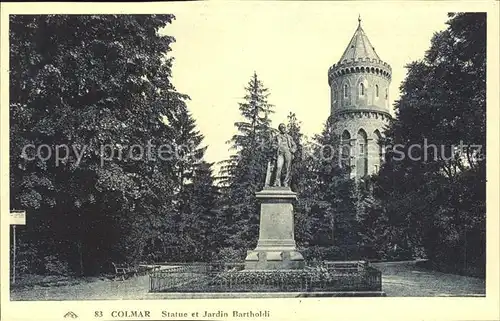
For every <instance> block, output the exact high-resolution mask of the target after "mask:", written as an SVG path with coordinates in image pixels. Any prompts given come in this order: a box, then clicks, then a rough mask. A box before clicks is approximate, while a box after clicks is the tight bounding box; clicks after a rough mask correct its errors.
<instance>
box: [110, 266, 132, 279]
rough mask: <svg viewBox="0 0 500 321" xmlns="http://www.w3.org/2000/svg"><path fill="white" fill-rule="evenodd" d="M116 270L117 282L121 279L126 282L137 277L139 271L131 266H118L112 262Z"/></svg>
mask: <svg viewBox="0 0 500 321" xmlns="http://www.w3.org/2000/svg"><path fill="white" fill-rule="evenodd" d="M111 263H112V264H113V267H114V268H115V280H116V279H121V280H122V281H124V280H125V279H127V278H128V277H129V276H131V275H133V276H137V273H138V270H137V268H136V267H133V266H130V265H129V264H116V263H114V262H111Z"/></svg>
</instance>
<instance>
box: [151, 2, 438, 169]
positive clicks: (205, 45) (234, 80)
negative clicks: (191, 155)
mask: <svg viewBox="0 0 500 321" xmlns="http://www.w3.org/2000/svg"><path fill="white" fill-rule="evenodd" d="M431 4H432V3H430V2H428V4H427V5H426V4H425V3H418V4H416V3H415V4H413V3H411V2H404V3H396V2H387V3H381V2H376V3H374V2H371V3H370V2H361V1H356V2H352V3H346V2H334V1H331V2H327V1H324V2H323V1H322V2H307V3H306V2H295V1H289V2H245V3H231V2H229V3H228V2H225V3H223V4H221V3H218V2H215V3H214V2H211V3H207V2H202V3H200V2H195V3H192V5H189V6H186V5H185V3H184V5H183V6H180V5H179V6H174V7H170V11H169V12H172V13H174V14H175V16H176V19H175V20H174V21H173V23H172V24H171V25H169V26H167V27H166V28H165V29H163V30H162V31H161V32H162V33H166V34H168V35H171V36H173V37H175V38H176V42H175V43H174V44H173V45H172V52H171V53H170V55H172V56H173V57H175V61H174V66H173V71H172V72H173V77H172V82H173V84H174V86H175V87H176V88H177V90H178V91H179V92H181V93H185V94H187V95H189V96H190V97H191V100H190V101H188V102H187V104H188V108H189V110H190V112H191V113H192V115H193V116H194V118H195V119H196V123H197V126H198V129H199V130H200V131H201V133H202V134H203V135H204V136H205V140H204V144H205V145H207V146H208V149H207V152H206V155H205V159H206V160H207V161H209V162H218V161H221V160H223V159H227V158H228V157H229V155H230V154H231V152H230V151H229V145H228V144H227V143H226V142H227V141H228V140H229V139H230V138H231V136H232V135H233V134H234V133H235V132H236V131H235V127H234V122H235V121H238V120H241V118H240V114H239V110H238V102H242V101H243V100H242V97H243V96H244V95H245V91H244V87H245V86H246V84H247V83H248V81H249V80H250V78H251V76H252V75H253V73H254V71H255V72H257V75H258V77H259V78H260V79H261V80H262V82H263V83H264V86H266V87H267V88H269V91H270V96H269V102H270V103H271V104H273V105H275V114H274V115H273V116H272V117H271V119H272V121H273V127H277V125H278V124H279V123H281V122H286V116H287V115H288V113H289V112H293V113H295V114H296V116H297V118H298V119H299V120H300V121H301V122H302V131H303V133H304V134H306V135H308V136H312V135H314V134H316V133H319V132H320V131H321V129H322V128H323V124H324V122H325V121H326V119H327V117H328V116H329V111H330V88H329V86H328V78H327V72H328V68H329V67H330V66H331V65H332V64H334V63H337V62H338V60H339V59H340V57H341V55H342V53H343V52H344V50H345V48H346V46H347V45H348V43H349V41H350V39H351V37H352V36H353V34H354V31H355V30H356V28H357V25H358V15H360V16H361V24H362V27H363V29H364V31H365V33H366V34H367V36H368V38H369V39H370V42H371V43H372V45H373V46H374V47H375V49H376V51H377V53H378V55H379V56H380V58H381V59H382V60H383V61H385V62H387V63H389V64H390V65H391V66H392V71H393V73H392V82H391V86H390V89H389V99H390V101H391V105H392V103H393V102H394V100H396V99H397V98H398V96H399V86H400V84H401V82H402V81H403V80H404V77H405V75H406V69H405V68H404V66H405V65H406V64H408V63H410V62H412V61H415V60H419V59H422V58H423V55H424V53H425V51H426V50H427V49H428V48H429V46H430V40H431V38H432V36H433V34H434V33H435V32H438V31H440V30H444V29H445V28H446V25H445V22H446V20H447V12H448V10H447V9H448V8H446V7H445V6H438V5H436V4H435V3H433V4H432V5H431ZM172 9H173V10H172ZM215 170H216V171H217V166H216V168H215Z"/></svg>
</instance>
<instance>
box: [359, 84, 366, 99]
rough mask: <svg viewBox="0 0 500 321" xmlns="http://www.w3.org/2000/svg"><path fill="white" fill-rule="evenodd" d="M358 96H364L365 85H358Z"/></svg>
mask: <svg viewBox="0 0 500 321" xmlns="http://www.w3.org/2000/svg"><path fill="white" fill-rule="evenodd" d="M359 95H360V96H364V95H365V85H364V84H363V83H360V84H359Z"/></svg>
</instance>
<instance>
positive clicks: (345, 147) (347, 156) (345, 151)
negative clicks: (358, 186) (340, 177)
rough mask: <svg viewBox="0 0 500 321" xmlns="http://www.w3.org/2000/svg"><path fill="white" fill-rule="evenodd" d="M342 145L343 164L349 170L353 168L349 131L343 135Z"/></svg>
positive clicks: (345, 131)
mask: <svg viewBox="0 0 500 321" xmlns="http://www.w3.org/2000/svg"><path fill="white" fill-rule="evenodd" d="M341 145H342V146H341V151H342V159H341V164H342V166H343V167H347V169H348V170H349V169H350V167H351V134H349V132H348V131H347V130H344V132H343V133H342V139H341Z"/></svg>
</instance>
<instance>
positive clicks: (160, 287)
mask: <svg viewBox="0 0 500 321" xmlns="http://www.w3.org/2000/svg"><path fill="white" fill-rule="evenodd" d="M150 281H151V282H150V292H326V291H381V290H382V280H381V273H380V272H379V271H378V270H376V269H374V268H372V267H369V266H361V268H360V267H358V265H356V268H351V267H346V268H343V269H342V268H338V267H337V268H335V269H332V268H327V267H322V266H317V267H306V268H305V269H303V270H269V271H253V270H242V269H241V268H240V269H234V268H233V269H231V270H220V269H211V268H202V269H201V268H200V267H199V266H198V267H196V268H193V269H191V270H189V269H184V270H183V271H181V272H175V271H174V272H172V271H168V270H167V271H159V272H155V273H153V274H152V275H151V276H150Z"/></svg>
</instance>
